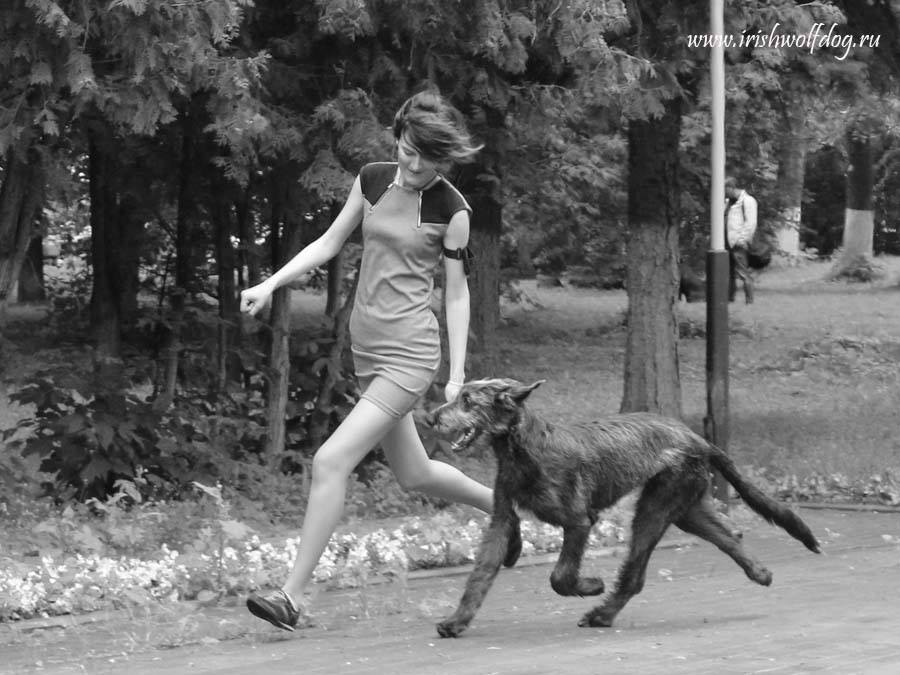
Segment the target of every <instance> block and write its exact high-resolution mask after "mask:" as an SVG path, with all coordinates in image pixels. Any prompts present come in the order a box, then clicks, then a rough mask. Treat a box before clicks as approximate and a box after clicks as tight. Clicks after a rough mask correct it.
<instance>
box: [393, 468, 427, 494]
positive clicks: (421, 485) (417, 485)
mask: <svg viewBox="0 0 900 675" xmlns="http://www.w3.org/2000/svg"><path fill="white" fill-rule="evenodd" d="M430 465H431V461H428V462H424V463H423V464H422V465H421V466H404V467H403V468H402V469H400V470H399V471H398V470H395V471H394V475H395V476H396V477H397V483H399V484H400V487H401V488H403V489H404V490H406V491H407V492H427V491H428V489H429V487H430V486H431V484H432V482H433V481H432V471H431V466H430Z"/></svg>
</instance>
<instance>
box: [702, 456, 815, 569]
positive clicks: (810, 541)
mask: <svg viewBox="0 0 900 675" xmlns="http://www.w3.org/2000/svg"><path fill="white" fill-rule="evenodd" d="M710 448H711V454H710V457H709V460H710V463H711V464H712V465H713V467H714V468H715V469H716V470H717V471H718V472H719V473H721V474H722V476H724V478H725V480H727V481H728V482H729V483H731V485H733V486H734V489H735V490H736V491H737V493H738V494H739V495H740V496H741V497H742V498H743V500H744V501H745V502H747V506H749V507H750V508H751V509H753V510H754V511H756V512H757V513H758V514H759V515H761V516H762V517H763V518H765V519H766V520H767V521H768V522H769V523H772V524H775V525H778V526H780V527H782V528H784V530H785V531H786V532H787V533H788V534H789V535H791V536H792V537H793V538H794V539H797V540H798V541H800V542H802V543H803V545H804V546H806V548H808V549H809V550H810V551H812V552H813V553H821V552H822V550H821V549H820V548H819V542H818V540H817V539H816V537H815V535H814V534H813V533H812V530H810V529H809V526H808V525H807V524H806V523H804V522H803V521H802V520H801V519H800V516H798V515H797V514H796V513H794V512H793V511H792V510H791V509H789V508H788V507H786V506H783V505H782V504H779V503H778V502H776V501H775V500H774V499H772V498H771V497H769V496H768V495H767V494H765V493H764V492H763V491H762V490H760V489H759V488H757V487H756V486H755V485H753V484H752V483H750V482H748V481H747V480H746V479H745V478H744V477H743V476H742V475H741V474H740V473H739V472H738V470H737V467H736V466H735V465H734V462H732V461H731V458H730V457H729V456H728V455H726V454H725V453H724V452H722V450H720V449H719V448H717V447H715V446H714V445H710Z"/></svg>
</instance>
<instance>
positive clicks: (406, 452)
mask: <svg viewBox="0 0 900 675" xmlns="http://www.w3.org/2000/svg"><path fill="white" fill-rule="evenodd" d="M381 447H382V448H383V449H384V454H385V456H386V457H387V459H388V462H389V463H390V465H391V470H392V471H393V472H394V475H395V476H396V477H397V480H398V481H399V483H400V485H401V486H402V487H403V488H405V489H407V490H416V491H419V492H424V493H426V494H429V495H432V496H434V497H439V498H441V499H446V500H448V501H452V502H458V503H461V504H469V505H471V506H474V507H475V508H478V509H481V510H482V511H484V512H485V513H490V512H491V511H492V510H493V508H494V492H493V490H491V489H490V488H488V487H485V486H484V485H482V484H481V483H479V482H478V481H476V480H473V479H472V478H469V477H468V476H467V475H466V474H464V473H463V472H462V471H460V470H459V469H457V468H456V467H454V466H451V465H449V464H446V463H445V462H441V461H438V460H435V459H431V458H430V457H429V456H428V453H427V452H425V446H424V445H422V439H421V438H419V432H418V431H417V430H416V425H415V422H414V421H413V416H412V413H409V414H407V415H405V416H404V417H402V418H401V419H400V420H399V421H398V422H397V424H396V425H394V426H393V427H392V428H391V429H390V430H389V431H388V432H387V433H386V434H385V436H384V438H382V440H381Z"/></svg>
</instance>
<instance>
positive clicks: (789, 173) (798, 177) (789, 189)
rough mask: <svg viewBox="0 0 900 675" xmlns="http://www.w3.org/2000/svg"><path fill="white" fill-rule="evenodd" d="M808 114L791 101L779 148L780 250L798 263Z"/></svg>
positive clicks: (778, 238) (776, 229)
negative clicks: (805, 129) (805, 131)
mask: <svg viewBox="0 0 900 675" xmlns="http://www.w3.org/2000/svg"><path fill="white" fill-rule="evenodd" d="M805 121H806V116H805V111H804V108H803V106H802V105H801V104H800V102H799V101H797V100H794V99H789V100H788V101H787V103H786V107H785V111H784V120H783V124H784V128H783V133H782V136H781V144H780V148H779V153H780V161H779V163H778V185H779V189H780V193H781V194H780V197H781V204H780V208H779V212H778V216H777V220H776V223H775V238H776V242H777V245H778V250H779V251H780V252H781V253H782V254H784V255H785V256H787V257H788V259H796V258H797V256H799V255H800V215H801V211H800V208H801V206H800V205H801V203H802V202H803V177H804V169H805V168H806V145H807V144H806V138H805V135H804V128H805Z"/></svg>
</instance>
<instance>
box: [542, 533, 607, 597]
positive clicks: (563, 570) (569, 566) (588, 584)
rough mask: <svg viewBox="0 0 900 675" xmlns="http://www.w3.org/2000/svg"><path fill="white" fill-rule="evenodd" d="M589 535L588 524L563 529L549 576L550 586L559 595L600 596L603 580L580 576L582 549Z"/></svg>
mask: <svg viewBox="0 0 900 675" xmlns="http://www.w3.org/2000/svg"><path fill="white" fill-rule="evenodd" d="M590 534H591V525H590V523H588V524H585V525H573V526H569V527H566V528H564V529H563V544H562V550H561V551H560V552H559V559H558V560H557V561H556V567H554V568H553V573H552V574H551V575H550V586H552V587H553V590H554V591H556V592H557V593H559V594H560V595H578V596H582V597H583V596H586V595H600V594H601V593H602V592H603V590H604V586H603V579H601V578H600V577H583V576H581V574H580V570H581V559H582V557H583V556H584V547H585V546H586V545H587V542H588V537H590Z"/></svg>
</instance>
